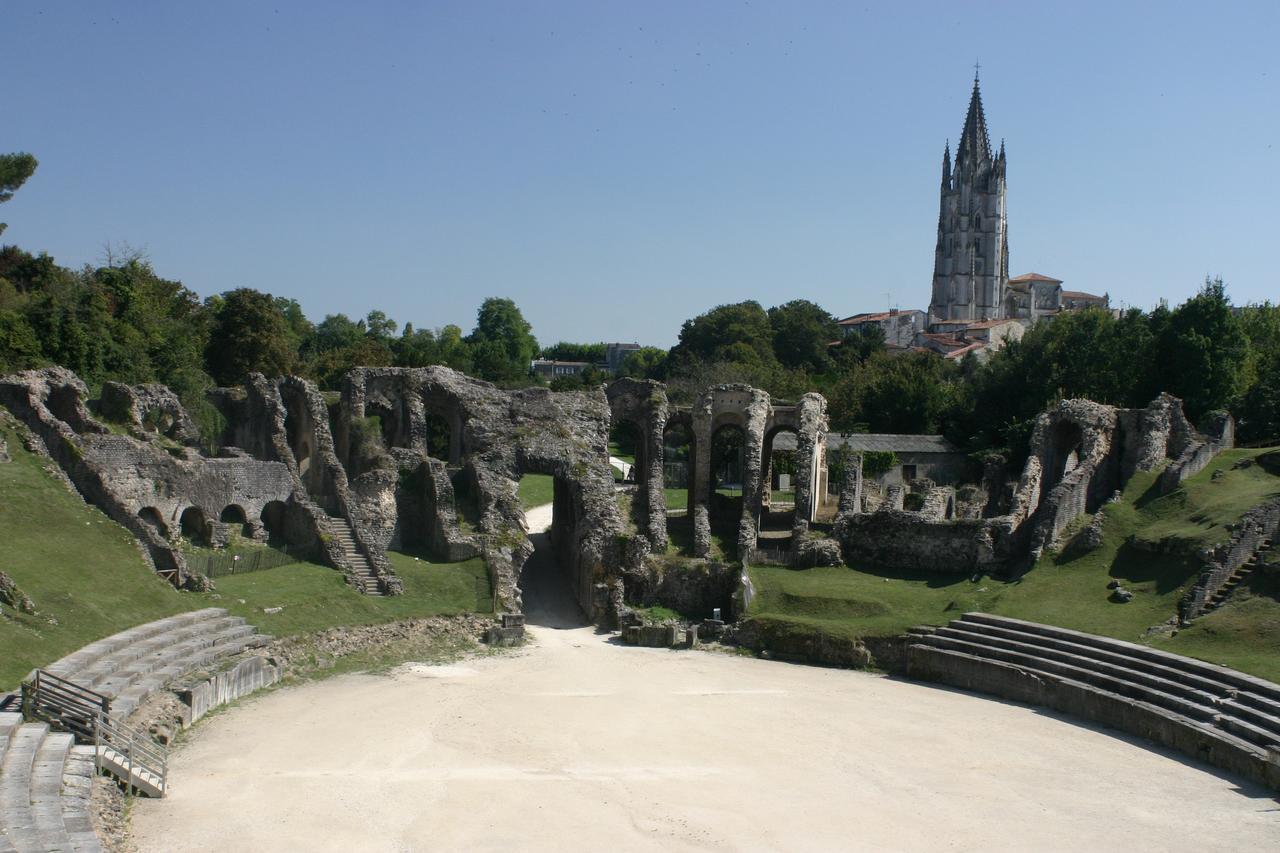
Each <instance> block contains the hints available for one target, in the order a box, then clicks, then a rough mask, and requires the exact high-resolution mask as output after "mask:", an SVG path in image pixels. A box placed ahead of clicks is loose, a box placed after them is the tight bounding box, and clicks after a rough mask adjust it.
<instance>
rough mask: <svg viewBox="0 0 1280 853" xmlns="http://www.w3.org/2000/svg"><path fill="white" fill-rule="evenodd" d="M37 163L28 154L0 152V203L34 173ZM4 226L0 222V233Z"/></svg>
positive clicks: (10, 196) (9, 197) (11, 196)
mask: <svg viewBox="0 0 1280 853" xmlns="http://www.w3.org/2000/svg"><path fill="white" fill-rule="evenodd" d="M38 165H39V163H37V162H36V158H35V157H32V156H31V155H30V154H0V203H3V202H6V201H8V200H9V199H11V198H13V194H14V193H15V192H17V191H18V187H20V186H22V185H23V184H25V183H26V182H27V178H30V177H31V176H32V175H33V174H35V171H36V166H38ZM5 227H6V226H5V223H3V222H0V233H3V232H4V229H5Z"/></svg>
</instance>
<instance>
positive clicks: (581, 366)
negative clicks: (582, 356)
mask: <svg viewBox="0 0 1280 853" xmlns="http://www.w3.org/2000/svg"><path fill="white" fill-rule="evenodd" d="M588 367H594V365H593V364H592V363H591V362H589V361H553V360H551V359H545V358H539V359H535V360H534V361H533V362H532V363H531V364H530V365H529V369H530V371H532V373H533V375H534V376H541V377H542V378H543V379H555V378H557V377H559V376H577V375H579V374H580V373H582V372H583V371H584V370H586V369H587V368H588Z"/></svg>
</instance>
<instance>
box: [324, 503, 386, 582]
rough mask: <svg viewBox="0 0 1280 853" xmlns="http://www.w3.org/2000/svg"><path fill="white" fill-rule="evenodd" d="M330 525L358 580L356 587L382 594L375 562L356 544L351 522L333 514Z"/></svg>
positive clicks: (343, 554) (330, 517)
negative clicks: (374, 567)
mask: <svg viewBox="0 0 1280 853" xmlns="http://www.w3.org/2000/svg"><path fill="white" fill-rule="evenodd" d="M329 527H330V529H331V530H332V531H333V536H334V539H335V540H336V541H337V543H338V545H339V546H340V547H341V548H342V556H343V558H344V559H345V560H346V561H347V565H348V566H350V567H351V573H352V576H353V577H354V579H355V581H356V583H355V586H356V588H357V589H359V590H360V591H361V592H363V593H364V594H365V595H382V594H383V592H382V585H381V584H380V583H378V573H377V572H375V571H374V570H373V564H372V563H370V562H369V558H368V556H366V555H365V553H364V552H363V551H361V550H360V546H359V545H357V544H356V535H355V531H354V530H352V529H351V523H350V522H348V521H347V520H346V519H345V518H341V517H339V516H332V515H331V516H329Z"/></svg>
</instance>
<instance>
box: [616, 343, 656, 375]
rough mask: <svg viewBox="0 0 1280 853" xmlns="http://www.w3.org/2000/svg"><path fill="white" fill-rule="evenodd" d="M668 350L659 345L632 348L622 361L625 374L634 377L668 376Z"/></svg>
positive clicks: (623, 373) (622, 372) (622, 371)
mask: <svg viewBox="0 0 1280 853" xmlns="http://www.w3.org/2000/svg"><path fill="white" fill-rule="evenodd" d="M666 367H667V351H666V350H664V349H658V348H657V347H640V349H638V350H632V351H631V352H629V353H628V354H627V357H626V358H625V359H623V361H622V370H621V371H620V373H621V374H622V375H623V376H630V377H631V378H633V379H662V378H663V377H665V376H666Z"/></svg>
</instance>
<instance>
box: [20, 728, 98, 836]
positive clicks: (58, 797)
mask: <svg viewBox="0 0 1280 853" xmlns="http://www.w3.org/2000/svg"><path fill="white" fill-rule="evenodd" d="M93 773H94V759H93V747H92V746H77V745H76V744H75V743H74V738H73V737H72V735H70V734H68V733H66V732H56V731H51V730H50V728H49V725H48V724H47V723H24V722H22V717H21V715H20V714H16V713H0V853H47V851H55V850H56V851H67V852H68V853H72V852H73V851H74V853H100V851H101V850H102V844H101V843H100V842H99V840H98V836H97V835H96V834H95V833H94V831H93V822H92V818H91V817H90V796H91V793H92V790H93Z"/></svg>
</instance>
